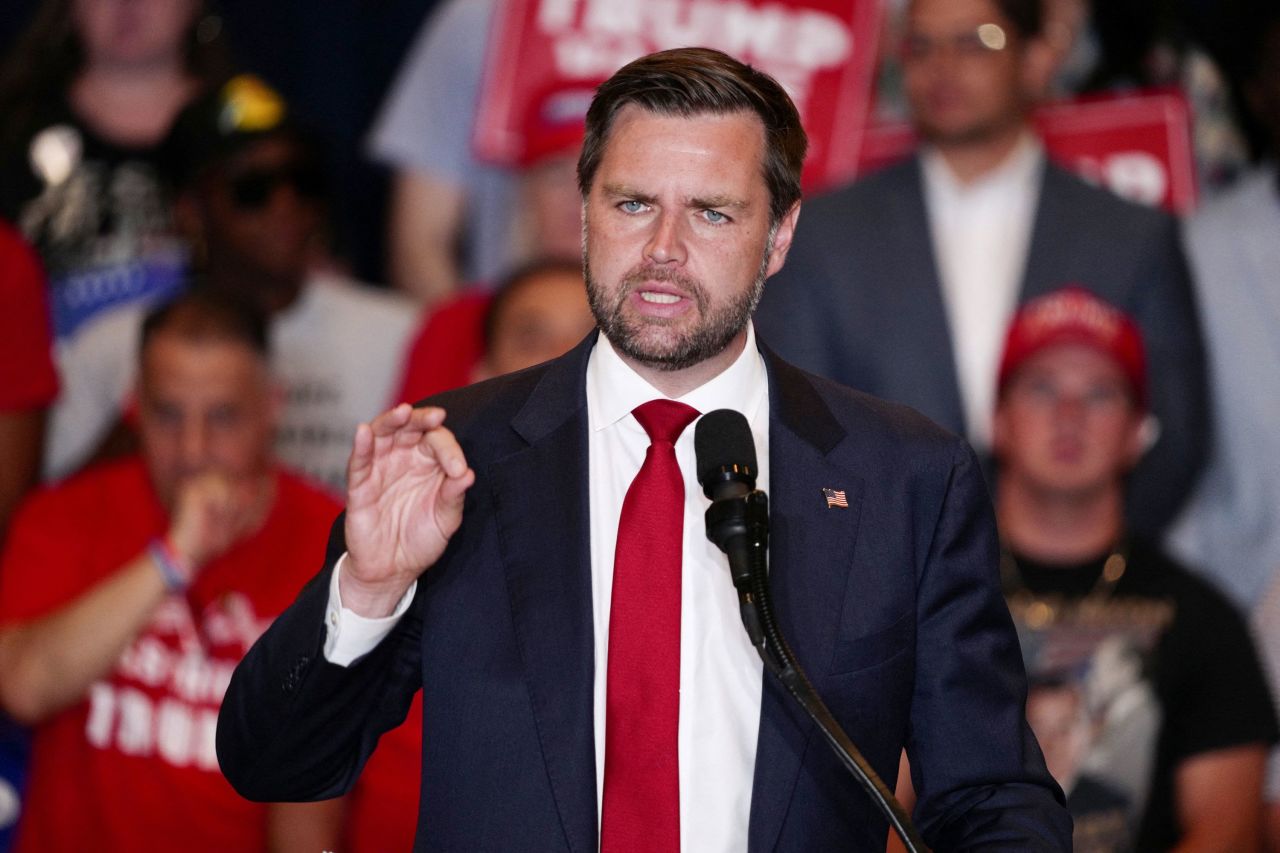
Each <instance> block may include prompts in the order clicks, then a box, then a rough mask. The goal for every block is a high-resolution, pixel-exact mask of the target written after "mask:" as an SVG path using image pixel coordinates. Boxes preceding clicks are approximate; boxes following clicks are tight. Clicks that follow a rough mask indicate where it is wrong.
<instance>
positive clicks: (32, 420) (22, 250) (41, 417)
mask: <svg viewBox="0 0 1280 853" xmlns="http://www.w3.org/2000/svg"><path fill="white" fill-rule="evenodd" d="M0 305H3V306H4V310H3V311H0V540H3V538H4V531H5V528H6V527H7V526H8V523H9V516H10V515H11V514H12V513H13V508H14V507H15V506H17V504H18V501H19V499H21V497H22V495H23V494H24V493H25V492H26V491H27V489H29V488H30V487H31V486H32V485H34V484H35V482H36V476H37V475H38V474H39V473H40V454H41V447H42V445H43V444H44V429H45V412H46V410H47V409H48V408H49V404H50V403H52V402H53V400H54V398H55V397H57V396H58V376H57V373H56V372H55V371H54V368H53V340H52V336H51V334H50V331H49V305H48V299H47V294H46V292H45V279H44V271H43V270H42V269H41V267H40V262H39V261H38V260H37V259H36V254H35V252H34V251H33V250H32V249H31V247H30V246H28V245H27V244H26V243H25V242H24V241H23V239H22V237H21V236H20V235H19V234H18V232H17V231H16V230H14V229H13V228H12V227H11V226H10V225H8V224H7V223H5V222H0Z"/></svg>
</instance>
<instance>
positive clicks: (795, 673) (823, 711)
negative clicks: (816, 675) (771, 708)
mask: <svg viewBox="0 0 1280 853" xmlns="http://www.w3.org/2000/svg"><path fill="white" fill-rule="evenodd" d="M707 538H709V539H710V540H711V541H712V542H714V543H716V545H718V546H719V547H720V548H721V549H722V550H723V551H724V552H725V553H726V554H727V555H728V556H729V570H730V574H731V575H732V577H733V586H734V588H735V589H736V590H737V591H738V607H739V610H740V612H741V614H742V624H743V626H744V627H745V628H746V629H747V635H748V636H749V637H750V638H751V644H752V645H753V646H755V647H756V651H757V652H758V653H759V655H760V659H761V660H763V661H764V665H765V668H766V669H768V670H769V671H770V672H771V673H773V674H774V675H775V676H776V677H777V678H778V680H779V681H781V682H782V685H783V686H784V687H786V688H787V692H788V693H790V694H791V696H792V698H794V699H795V700H796V701H797V702H798V703H800V707H801V708H803V709H804V711H805V713H806V714H808V715H809V718H810V719H812V720H813V722H814V723H815V724H817V726H818V730H819V731H820V732H822V736H823V738H824V739H825V740H826V742H827V745H828V746H830V747H831V749H832V751H834V752H835V754H836V756H837V757H838V758H839V759H840V763H841V764H843V765H844V766H845V768H846V769H847V770H848V771H849V772H850V773H852V774H853V776H854V778H855V779H857V781H858V783H859V784H860V785H861V786H862V787H863V789H864V790H866V792H867V794H868V795H869V796H870V797H871V799H872V801H873V802H874V803H875V804H876V806H877V807H878V808H879V809H880V811H881V812H882V813H883V814H884V816H885V817H886V818H887V819H888V821H889V824H890V826H892V827H893V830H894V832H896V833H897V834H898V837H899V838H901V839H902V843H903V845H905V847H906V849H907V850H908V851H909V852H910V853H928V851H929V848H928V846H926V845H925V843H924V840H923V839H921V838H920V835H919V833H917V832H916V828H915V826H913V825H912V823H911V818H910V817H909V816H908V815H907V813H906V810H905V809H903V808H902V804H901V803H899V802H898V801H897V799H895V798H894V796H893V793H892V792H891V791H890V790H889V789H888V787H887V786H886V785H885V784H884V781H883V780H882V779H881V778H880V777H879V776H878V775H877V774H876V772H875V770H874V769H873V768H872V767H871V765H870V764H869V763H868V762H867V760H866V758H864V757H863V755H862V753H861V752H860V751H859V750H858V747H857V746H855V745H854V743H853V741H852V740H850V739H849V736H848V735H847V734H845V732H844V730H843V729H841V728H840V724H839V723H837V722H836V719H835V717H833V716H832V715H831V711H830V710H828V708H827V706H826V704H825V703H824V702H823V701H822V697H820V696H819V695H818V692H817V691H816V690H814V688H813V685H812V684H811V683H810V682H809V678H808V676H806V675H805V672H804V670H803V669H802V668H801V667H800V663H799V661H797V660H796V657H795V654H794V653H793V652H792V651H791V647H790V646H789V645H788V644H787V639H786V637H784V636H783V634H782V629H781V628H780V627H779V626H778V621H777V618H776V617H775V615H774V612H773V599H772V597H771V596H770V594H769V556H768V555H769V498H768V497H767V496H766V495H765V493H764V492H762V491H760V490H759V489H755V490H753V491H751V492H749V493H747V494H746V495H745V496H743V497H740V498H727V499H721V500H716V501H713V502H712V504H711V506H710V508H708V509H707Z"/></svg>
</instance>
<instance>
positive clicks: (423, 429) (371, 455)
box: [347, 403, 445, 492]
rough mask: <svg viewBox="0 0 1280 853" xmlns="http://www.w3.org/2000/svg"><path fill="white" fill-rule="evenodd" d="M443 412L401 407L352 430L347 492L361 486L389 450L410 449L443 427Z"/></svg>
mask: <svg viewBox="0 0 1280 853" xmlns="http://www.w3.org/2000/svg"><path fill="white" fill-rule="evenodd" d="M444 419H445V411H444V409H441V408H439V407H438V406H424V407H423V408H420V409H415V408H413V407H412V406H410V405H409V404H408V403H401V404H400V405H398V406H396V407H395V408H393V409H389V410H387V411H385V412H383V413H382V414H380V415H378V416H377V417H376V418H374V419H373V420H372V421H370V422H369V423H367V424H360V425H359V426H358V427H356V434H355V438H354V439H353V440H352V443H351V456H350V457H349V458H348V460H347V490H348V492H350V491H351V490H353V489H356V488H359V487H360V486H362V485H363V484H364V483H365V481H366V480H368V478H369V477H370V475H371V474H372V471H373V463H374V459H375V458H376V457H377V456H378V454H379V453H380V452H383V451H385V450H387V449H390V448H392V447H397V446H400V447H405V446H413V445H415V444H417V443H418V442H420V441H421V440H422V437H423V435H424V434H425V433H428V432H429V431H431V430H433V429H436V428H438V427H439V426H440V425H441V424H442V423H444Z"/></svg>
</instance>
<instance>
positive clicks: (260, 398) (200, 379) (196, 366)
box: [138, 330, 277, 507]
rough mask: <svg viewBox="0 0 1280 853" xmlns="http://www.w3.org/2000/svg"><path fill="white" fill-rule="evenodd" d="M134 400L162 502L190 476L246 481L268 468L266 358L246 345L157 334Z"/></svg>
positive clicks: (272, 417)
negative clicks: (217, 475) (221, 475)
mask: <svg viewBox="0 0 1280 853" xmlns="http://www.w3.org/2000/svg"><path fill="white" fill-rule="evenodd" d="M138 403H139V412H138V417H139V429H140V435H141V440H142V452H143V456H144V458H145V459H146V463H147V468H148V470H149V471H150V474H151V481H152V484H153V485H154V486H155V489H156V493H157V494H158V495H159V496H160V499H161V501H162V503H163V504H164V505H165V506H166V507H172V506H173V500H174V497H175V495H176V494H177V490H178V486H179V485H180V484H181V483H182V482H183V480H185V479H186V478H188V477H190V476H193V475H196V474H200V473H204V472H206V471H219V472H221V473H224V474H226V475H228V476H229V477H231V478H232V479H233V480H240V481H247V480H250V479H252V478H254V477H257V476H260V475H262V474H264V473H265V472H266V471H267V469H268V466H269V460H270V453H271V444H272V441H273V439H274V435H275V424H276V409H277V404H276V401H275V399H274V397H273V395H272V391H271V385H270V380H269V378H268V374H267V365H266V362H265V360H264V359H263V358H262V356H261V355H259V354H258V353H256V352H255V351H254V350H253V349H252V348H251V347H250V346H248V345H247V344H244V343H240V342H237V341H229V340H216V339H215V340H190V339H187V338H184V337H182V336H180V335H177V334H174V333H172V332H166V331H164V330H160V331H158V332H156V334H155V335H154V336H153V337H152V338H151V340H149V341H148V342H147V345H146V347H145V349H144V350H143V353H142V378H141V387H140V390H139V400H138Z"/></svg>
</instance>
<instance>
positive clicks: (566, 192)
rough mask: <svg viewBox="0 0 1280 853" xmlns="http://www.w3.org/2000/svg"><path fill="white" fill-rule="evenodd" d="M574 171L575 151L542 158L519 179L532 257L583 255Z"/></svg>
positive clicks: (575, 162) (578, 198) (580, 215)
mask: <svg viewBox="0 0 1280 853" xmlns="http://www.w3.org/2000/svg"><path fill="white" fill-rule="evenodd" d="M577 170H578V149H576V148H575V149H573V150H570V151H564V152H561V153H558V154H555V155H552V156H550V157H547V158H545V159H543V160H542V161H541V162H540V163H538V164H537V165H535V166H533V167H532V168H531V169H529V170H528V171H527V172H525V174H524V176H523V178H522V181H523V192H524V197H525V209H526V210H527V211H528V215H529V217H530V225H531V228H532V232H533V233H532V234H531V241H532V244H533V254H534V255H535V256H538V257H569V258H572V257H577V256H578V255H579V254H581V252H582V196H581V195H579V194H578V175H577Z"/></svg>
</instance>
